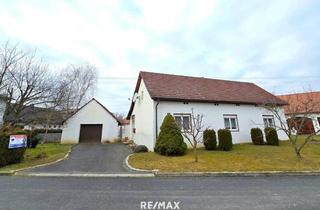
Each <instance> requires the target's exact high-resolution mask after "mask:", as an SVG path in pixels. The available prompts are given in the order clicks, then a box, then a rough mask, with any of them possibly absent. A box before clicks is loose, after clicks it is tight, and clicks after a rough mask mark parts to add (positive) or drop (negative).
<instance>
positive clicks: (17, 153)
mask: <svg viewBox="0 0 320 210" xmlns="http://www.w3.org/2000/svg"><path fill="white" fill-rule="evenodd" d="M11 134H21V133H17V132H14V131H13V132H3V131H0V167H2V166H5V165H8V164H12V163H19V162H21V160H22V159H23V156H24V153H25V151H26V148H15V149H9V148H8V146H9V138H10V135H11Z"/></svg>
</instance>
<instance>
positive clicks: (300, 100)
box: [278, 92, 320, 134]
mask: <svg viewBox="0 0 320 210" xmlns="http://www.w3.org/2000/svg"><path fill="white" fill-rule="evenodd" d="M278 97H279V98H281V99H282V100H284V101H286V102H287V103H288V104H289V105H287V106H284V112H285V115H286V118H287V119H288V120H289V119H291V118H295V120H301V118H305V119H304V120H303V121H304V125H303V126H302V129H301V130H300V134H309V133H314V132H318V131H319V130H320V92H307V93H296V94H287V95H279V96H278Z"/></svg>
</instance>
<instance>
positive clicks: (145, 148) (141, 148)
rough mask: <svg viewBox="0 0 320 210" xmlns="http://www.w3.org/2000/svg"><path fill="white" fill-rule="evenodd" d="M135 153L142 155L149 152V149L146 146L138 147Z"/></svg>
mask: <svg viewBox="0 0 320 210" xmlns="http://www.w3.org/2000/svg"><path fill="white" fill-rule="evenodd" d="M133 152H134V153H140V152H148V147H146V146H145V145H138V146H136V147H135V148H134V150H133Z"/></svg>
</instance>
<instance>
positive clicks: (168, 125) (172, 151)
mask: <svg viewBox="0 0 320 210" xmlns="http://www.w3.org/2000/svg"><path fill="white" fill-rule="evenodd" d="M186 150H187V144H186V143H185V142H184V141H183V136H182V134H181V130H180V128H179V126H178V125H177V123H176V121H175V120H174V118H173V116H172V115H171V114H167V116H166V117H165V118H164V120H163V122H162V125H161V127H160V133H159V136H158V138H157V141H156V145H155V148H154V151H155V152H157V153H159V154H161V155H168V156H178V155H184V154H185V152H186Z"/></svg>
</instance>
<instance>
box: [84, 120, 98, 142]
mask: <svg viewBox="0 0 320 210" xmlns="http://www.w3.org/2000/svg"><path fill="white" fill-rule="evenodd" d="M101 135H102V125H101V124H82V125H81V126H80V137H79V143H99V142H101Z"/></svg>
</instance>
